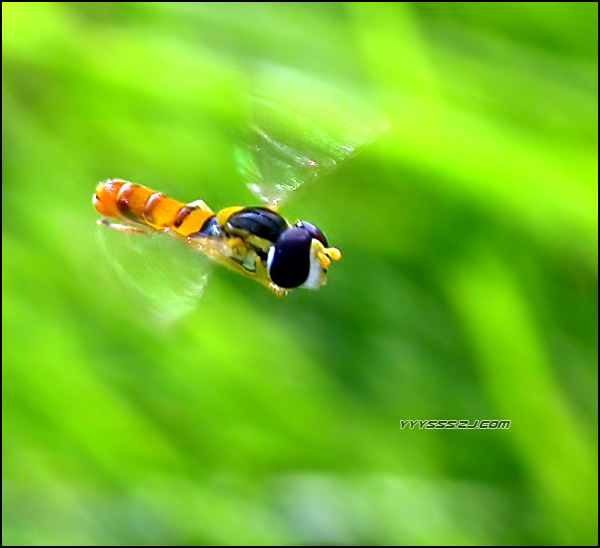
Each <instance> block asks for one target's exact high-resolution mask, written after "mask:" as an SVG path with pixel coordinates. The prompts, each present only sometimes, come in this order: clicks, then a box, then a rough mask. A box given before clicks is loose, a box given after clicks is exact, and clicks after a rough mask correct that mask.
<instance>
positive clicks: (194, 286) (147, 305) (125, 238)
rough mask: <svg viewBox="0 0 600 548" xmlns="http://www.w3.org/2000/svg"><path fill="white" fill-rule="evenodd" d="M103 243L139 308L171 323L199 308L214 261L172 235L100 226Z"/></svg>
mask: <svg viewBox="0 0 600 548" xmlns="http://www.w3.org/2000/svg"><path fill="white" fill-rule="evenodd" d="M97 234H98V242H99V247H100V249H101V250H102V255H103V259H104V260H105V262H106V264H107V266H108V271H109V272H110V273H111V274H113V275H114V277H113V279H114V281H115V283H117V284H120V285H121V286H123V287H125V289H126V291H127V293H130V294H131V296H132V297H133V298H134V300H135V302H136V303H139V305H140V307H139V308H140V311H142V312H143V313H146V312H147V313H149V314H150V315H151V316H153V317H154V319H155V320H156V321H157V322H159V323H161V324H171V323H173V322H175V321H176V320H178V319H179V318H181V317H183V316H184V315H186V314H188V313H190V312H191V311H192V310H194V309H195V308H196V307H197V306H198V304H199V303H200V300H201V298H202V294H203V291H204V288H205V287H206V284H207V282H208V280H209V276H210V272H211V270H212V268H213V263H212V261H210V259H209V258H207V257H205V256H204V255H202V254H201V253H199V252H198V251H195V250H193V249H191V248H190V247H188V246H186V245H185V244H184V243H182V242H180V241H177V240H175V239H174V238H171V237H169V236H168V235H167V234H162V233H155V234H150V235H144V234H129V233H124V232H120V231H116V230H112V229H110V228H109V227H107V226H98V228H97Z"/></svg>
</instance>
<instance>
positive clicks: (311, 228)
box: [296, 221, 329, 247]
mask: <svg viewBox="0 0 600 548" xmlns="http://www.w3.org/2000/svg"><path fill="white" fill-rule="evenodd" d="M296 226H302V227H304V228H306V230H308V233H309V234H310V235H311V237H312V238H314V239H315V240H319V241H320V242H321V243H322V244H323V246H324V247H329V244H328V243H327V237H326V236H325V234H323V233H322V232H321V231H320V230H319V229H318V228H317V227H316V226H315V225H312V224H310V223H307V222H306V221H298V224H297V225H296Z"/></svg>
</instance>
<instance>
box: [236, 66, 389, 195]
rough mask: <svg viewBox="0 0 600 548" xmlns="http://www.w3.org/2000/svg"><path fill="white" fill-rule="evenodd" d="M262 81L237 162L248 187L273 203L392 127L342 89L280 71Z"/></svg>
mask: <svg viewBox="0 0 600 548" xmlns="http://www.w3.org/2000/svg"><path fill="white" fill-rule="evenodd" d="M260 82H261V85H260V89H261V92H260V93H258V94H255V95H254V96H253V97H252V99H251V118H252V123H251V124H250V127H249V130H248V131H247V133H246V135H245V136H244V138H243V139H242V144H241V145H240V147H239V148H238V151H237V161H238V167H239V169H240V172H241V174H242V178H243V179H244V182H245V183H246V184H247V186H248V188H249V189H250V190H251V191H252V192H253V193H254V194H255V195H257V196H258V197H259V198H260V199H261V200H263V202H265V203H266V204H267V205H270V206H278V205H280V204H281V203H282V202H283V201H285V199H287V197H288V196H289V195H290V194H291V193H292V192H293V191H294V190H296V189H298V188H299V187H300V186H301V185H303V184H306V183H310V182H312V181H314V180H316V179H317V178H319V177H321V176H323V175H325V174H326V173H329V172H330V171H332V170H333V169H334V168H336V167H337V166H338V165H339V164H340V163H342V162H343V161H345V160H347V159H348V158H350V157H352V156H354V155H355V154H357V153H358V152H360V151H361V150H362V149H363V148H364V147H365V146H366V145H368V144H370V143H372V142H373V141H374V140H375V139H376V137H377V136H378V135H379V134H380V133H381V132H382V131H383V130H385V129H386V123H385V121H384V119H383V118H382V117H381V116H379V115H376V114H375V113H374V111H373V110H372V109H371V108H370V107H367V106H365V102H364V101H363V100H361V99H359V98H358V96H357V95H356V94H355V95H352V94H350V93H347V92H342V91H341V90H340V89H339V88H338V87H334V86H328V85H325V84H323V83H322V82H315V81H314V80H309V79H307V78H306V77H304V76H300V75H298V74H297V73H294V72H291V71H289V70H283V69H274V68H271V69H270V70H268V71H265V74H264V75H263V76H262V77H261V79H260Z"/></svg>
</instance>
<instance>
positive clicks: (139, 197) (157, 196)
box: [94, 179, 213, 236]
mask: <svg viewBox="0 0 600 548" xmlns="http://www.w3.org/2000/svg"><path fill="white" fill-rule="evenodd" d="M94 207H95V208H96V210H97V211H98V213H100V215H103V216H104V217H109V218H113V219H120V220H125V221H129V222H133V223H139V224H143V225H146V226H149V227H151V228H153V229H155V230H164V229H165V228H170V229H171V230H173V231H175V232H177V233H179V234H182V235H184V236H189V235H190V234H193V233H195V232H198V231H200V229H201V228H202V226H203V225H204V223H206V221H207V220H208V219H209V218H210V217H212V216H213V213H212V212H211V211H205V210H204V209H198V208H194V207H189V206H187V205H185V204H183V203H182V202H178V201H177V200H173V199H172V198H169V197H168V196H165V195H164V194H161V193H160V192H154V191H153V190H150V189H148V188H146V187H143V186H141V185H136V184H133V183H128V182H127V181H121V180H118V179H115V180H112V181H111V180H109V181H106V182H105V183H100V184H99V185H98V187H97V188H96V194H94Z"/></svg>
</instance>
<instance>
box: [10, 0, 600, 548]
mask: <svg viewBox="0 0 600 548" xmlns="http://www.w3.org/2000/svg"><path fill="white" fill-rule="evenodd" d="M596 51H597V4H596V3H578V2H575V3H562V2H549V3H538V2H536V3H528V2H497V3H487V2H482V3H452V2H450V3H447V2H418V3H402V4H397V3H356V4H355V3H350V4H343V3H248V4H246V3H239V4H237V3H236V4H228V3H127V2H125V3H111V2H78V3H11V2H8V3H7V2H5V3H3V4H2V75H3V89H2V130H3V131H2V137H3V140H2V144H3V149H2V162H3V167H2V175H3V177H2V244H3V248H2V297H3V301H2V334H3V340H2V342H3V350H2V362H3V373H2V432H3V433H2V516H3V529H2V536H3V544H4V545H80V544H84V545H103V544H107V545H122V544H125V545H146V544H149V545H171V544H174V545H198V544H229V543H241V544H250V545H252V544H267V545H269V544H271V545H272V544H279V543H284V544H365V543H366V544H404V545H414V544H417V545H419V544H421V545H422V544H438V543H443V544H484V545H485V544H488V545H489V544H536V545H537V544H542V545H545V544H597V542H598V539H597V368H596V363H597V281H598V279H597V234H598V232H597V231H598V225H597V206H596V203H597V53H596ZM274 66H278V67H284V68H285V71H288V72H289V73H293V74H295V75H302V78H305V80H303V81H304V82H305V83H306V82H313V84H306V85H305V87H297V86H296V85H295V84H294V83H293V81H287V80H285V79H282V78H279V77H278V74H279V73H278V72H277V71H278V70H279V69H277V70H275V69H273V67H274ZM285 71H284V73H285ZM265 75H269V78H270V80H267V79H266V76H265ZM266 83H268V84H269V85H273V86H274V87H276V88H277V97H278V100H279V101H281V102H282V104H286V102H287V104H289V103H290V102H291V100H292V98H293V97H295V98H296V99H295V100H299V99H298V97H300V98H301V100H302V102H303V106H304V107H306V108H308V110H309V111H310V110H311V106H312V107H314V112H315V113H316V114H318V115H319V116H321V121H320V123H321V124H324V125H325V126H326V128H325V129H326V130H327V131H328V132H331V134H340V135H341V134H343V133H344V131H346V130H347V125H346V124H348V123H350V122H351V120H350V119H344V120H340V119H338V118H336V116H334V115H331V116H329V117H327V116H326V114H327V113H328V112H334V110H331V111H329V108H328V106H329V102H328V101H330V100H331V90H334V93H333V96H335V90H336V89H337V90H339V94H340V97H342V96H349V95H351V96H354V97H357V98H358V99H360V102H361V104H362V105H366V106H367V107H368V108H369V109H372V111H373V113H375V114H376V115H377V117H378V120H380V121H381V120H385V121H386V122H387V124H388V129H387V130H386V131H384V132H382V133H381V135H380V136H379V137H378V139H376V140H375V143H374V144H373V145H371V146H369V147H367V148H366V149H365V150H364V151H363V152H362V153H361V154H360V155H357V156H356V157H354V158H352V159H351V160H349V161H347V162H345V163H343V164H342V165H341V166H340V167H339V169H337V170H336V171H334V172H332V173H330V174H328V175H327V176H326V177H325V178H323V180H321V181H319V182H318V183H317V184H312V185H306V186H305V187H303V188H302V189H301V190H299V191H298V192H297V193H296V196H295V199H294V200H293V202H290V203H289V204H288V205H287V206H286V207H285V208H284V210H283V211H284V213H286V215H288V216H289V217H290V218H292V219H296V218H298V217H300V218H303V219H306V220H307V221H310V222H313V223H315V224H317V225H318V226H319V227H321V228H322V229H323V231H324V232H325V233H326V234H327V235H328V237H329V239H330V241H331V243H332V245H335V246H336V247H339V248H340V249H341V250H342V252H343V258H342V260H341V261H340V262H339V263H338V264H335V265H333V266H332V268H331V271H330V277H329V284H328V285H327V287H325V288H323V289H322V290H320V291H319V292H317V293H312V292H306V291H305V292H295V293H293V294H292V295H290V296H288V297H286V298H285V299H277V298H276V297H275V296H274V295H272V294H270V293H269V292H268V291H266V290H265V289H264V288H263V287H261V286H259V285H258V284H256V283H254V282H252V281H250V280H247V279H244V278H242V277H241V276H239V275H236V274H235V273H232V272H229V271H226V270H224V269H222V268H216V269H214V270H213V276H212V279H211V280H210V282H209V285H208V287H207V289H206V291H205V294H204V296H203V298H202V300H201V301H200V302H199V304H198V306H197V307H196V308H195V309H193V310H192V311H190V312H188V313H187V315H183V316H182V317H181V318H180V319H178V320H175V321H174V322H172V323H170V324H169V325H166V324H160V323H157V322H156V321H155V320H154V319H153V318H152V317H151V316H150V314H149V313H148V311H147V308H146V307H145V303H144V302H142V299H141V298H140V296H139V295H137V294H136V293H134V292H133V291H132V286H131V285H129V284H128V283H127V282H126V281H125V280H123V279H122V278H120V277H119V276H118V275H117V274H116V273H115V271H114V269H112V267H111V263H110V261H109V260H108V259H107V258H106V257H105V255H104V253H103V250H102V246H101V245H100V244H99V239H98V230H99V229H98V227H96V225H95V221H96V219H97V215H96V212H95V211H94V209H93V207H92V202H91V197H92V193H93V191H94V188H95V185H96V183H97V182H98V181H101V180H106V179H107V178H110V177H121V178H124V179H127V180H131V181H135V182H139V183H141V184H144V185H146V186H149V187H151V188H155V189H157V190H161V191H163V192H165V193H167V194H169V195H172V196H173V197H175V198H178V199H181V200H184V201H191V200H194V199H196V198H202V199H204V200H205V201H206V202H207V203H208V204H210V205H211V206H212V207H214V208H221V207H225V206H229V205H235V204H252V203H256V202H255V200H254V199H253V198H252V197H251V195H250V194H249V193H248V192H247V191H246V190H245V188H244V186H243V185H242V184H241V181H240V176H239V174H238V172H237V170H236V165H235V161H234V149H235V145H236V142H237V138H238V135H239V133H240V132H241V131H242V130H243V129H244V128H245V127H246V126H247V125H248V123H250V121H251V120H252V113H251V110H250V107H249V105H250V101H249V98H250V97H252V96H253V94H255V93H258V91H257V90H261V89H262V88H263V87H264V86H265V85H266ZM298 85H299V84H298ZM286 86H287V87H286ZM270 89H271V88H270ZM323 89H327V90H328V92H327V93H324V92H323ZM326 97H327V98H329V99H326ZM357 117H358V111H357ZM357 123H359V122H358V121H357ZM360 123H363V122H362V120H361V121H360ZM377 123H379V122H377ZM290 131H291V132H294V131H297V128H293V127H292V128H290ZM298 137H299V138H301V139H308V140H309V141H310V138H311V137H310V136H307V135H299V136H298ZM120 236H123V235H121V234H114V235H111V238H110V241H111V242H114V241H116V240H119V239H120ZM125 238H126V237H125ZM115 239H116V240H115ZM147 257H148V263H147V264H150V265H153V264H156V265H157V267H158V266H160V265H161V263H162V261H161V257H162V256H161V255H160V253H151V252H148V255H147ZM165 260H166V259H165ZM147 270H148V269H147ZM150 270H152V269H150ZM187 274H188V273H186V275H187ZM142 275H143V274H142V273H140V276H142ZM173 276H174V277H175V279H173V280H171V281H172V282H173V284H174V285H175V286H177V285H179V286H180V289H181V288H182V287H183V288H185V283H183V282H182V281H179V280H178V279H177V270H175V273H174V274H173ZM134 282H136V280H134ZM165 295H166V296H165V299H168V293H165ZM402 419H469V420H471V421H473V420H475V419H510V420H511V421H512V426H511V428H510V429H509V430H468V431H462V430H446V431H441V430H420V429H414V430H409V429H408V428H406V429H401V428H400V420H402Z"/></svg>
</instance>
